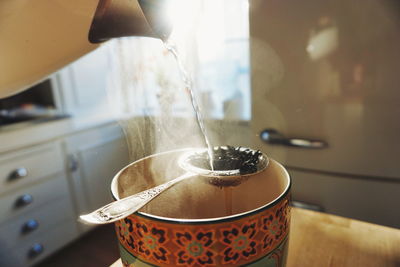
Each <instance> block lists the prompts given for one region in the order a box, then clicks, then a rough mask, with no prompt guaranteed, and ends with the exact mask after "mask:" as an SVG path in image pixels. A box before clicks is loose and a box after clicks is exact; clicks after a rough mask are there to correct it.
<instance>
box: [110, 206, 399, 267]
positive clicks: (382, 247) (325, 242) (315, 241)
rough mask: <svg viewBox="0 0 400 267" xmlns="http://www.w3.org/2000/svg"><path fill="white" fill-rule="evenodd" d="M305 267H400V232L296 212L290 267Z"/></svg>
mask: <svg viewBox="0 0 400 267" xmlns="http://www.w3.org/2000/svg"><path fill="white" fill-rule="evenodd" d="M303 266H307V267H314V266H315V267H325V266H329V267H358V266H360V267H372V266H373V267H378V266H379V267H381V266H382V267H400V230H399V229H394V228H389V227H385V226H380V225H375V224H371V223H366V222H361V221H357V220H353V219H348V218H343V217H339V216H334V215H330V214H325V213H320V212H314V211H309V210H304V209H298V208H293V209H292V221H291V232H290V239H289V255H288V261H287V267H303ZM111 267H122V264H121V261H120V260H118V261H117V262H115V263H114V264H113V265H111Z"/></svg>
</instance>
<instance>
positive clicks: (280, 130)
mask: <svg viewBox="0 0 400 267" xmlns="http://www.w3.org/2000/svg"><path fill="white" fill-rule="evenodd" d="M186 2H188V1H186ZM196 3H198V4H199V6H195V5H193V7H191V8H192V9H190V7H187V6H182V7H181V10H180V9H179V8H175V9H172V10H171V11H169V12H171V17H172V18H175V19H176V21H174V24H175V28H174V32H173V33H172V36H171V42H172V43H173V44H174V45H176V47H177V48H178V51H179V54H180V57H181V60H182V62H183V63H184V66H185V67H186V69H187V72H188V74H189V76H190V77H191V79H192V84H193V88H194V91H195V94H196V97H197V99H198V102H199V105H200V109H201V112H202V116H203V117H204V120H205V124H206V129H207V133H208V135H209V136H210V139H211V142H212V144H213V145H226V144H228V145H237V146H239V145H241V146H248V147H253V148H257V149H260V150H262V151H264V152H265V153H266V154H268V155H269V156H270V157H271V158H274V159H276V160H278V161H279V162H281V163H282V164H284V165H285V167H286V168H287V169H288V171H289V173H290V175H291V177H292V179H293V187H292V198H293V205H294V206H298V207H303V208H307V209H312V210H317V211H322V212H328V213H332V214H337V215H341V216H345V217H349V218H354V219H359V220H363V221H368V222H371V223H376V224H381V225H385V226H390V227H395V228H400V213H399V212H397V210H398V208H399V207H398V203H399V202H400V197H399V196H400V194H399V192H400V180H399V179H400V165H399V164H398V153H399V151H400V147H399V146H400V144H399V142H398V137H399V135H400V124H399V123H398V122H399V115H400V110H399V109H400V105H399V100H400V93H399V90H398V89H399V84H400V78H399V75H398V70H399V68H400V54H399V53H398V48H399V47H400V35H399V31H400V30H399V29H400V25H399V24H400V13H399V11H400V7H399V5H398V3H397V2H396V1H392V0H385V1H377V0H365V1H363V2H362V4H360V1H357V0H351V1H349V0H340V1H338V0H329V1H318V0H307V1H301V3H300V2H299V1H295V0H285V1H282V0H279V1H278V0H277V1H275V0H268V1H265V0H250V1H249V0H212V1H211V0H209V1H208V0H203V1H198V2H196ZM182 10H183V11H185V12H187V10H192V12H194V13H191V12H187V14H186V17H185V16H183V17H182V16H178V13H179V12H182ZM193 10H195V11H193ZM198 14H201V15H198ZM190 18H196V19H195V20H194V22H193V23H192V24H191V23H189V20H190ZM0 29H1V28H0ZM0 32H1V31H0ZM0 48H1V45H0ZM193 146H204V143H203V139H202V136H201V135H200V132H199V128H198V125H197V123H196V121H195V115H194V111H193V108H192V106H191V102H190V98H189V97H188V92H187V90H186V88H185V85H184V83H183V81H182V77H181V75H180V73H179V71H178V66H177V63H176V61H175V59H174V58H173V56H172V55H171V54H170V53H169V52H168V50H167V49H166V47H165V45H164V44H163V43H162V42H161V40H158V39H152V38H139V37H126V38H120V39H115V40H111V41H107V42H105V43H103V44H102V45H101V46H100V47H99V48H97V49H95V50H93V51H92V52H90V53H87V54H86V55H84V56H82V57H81V58H79V59H78V60H75V61H74V62H72V63H71V64H69V65H67V66H65V67H63V68H62V69H60V70H58V71H57V72H54V73H52V74H51V76H49V77H47V78H46V79H45V80H43V81H41V82H39V83H36V84H34V85H32V86H31V87H30V88H29V89H28V90H26V91H24V92H22V93H19V94H17V95H14V96H11V97H7V98H3V99H0V170H1V172H0V173H1V180H0V182H1V183H2V185H1V187H0V214H1V216H0V266H32V265H37V266H64V265H65V266H70V265H71V262H70V259H74V261H75V262H74V265H75V266H108V265H109V264H111V263H113V262H114V261H115V260H116V259H117V258H118V257H119V256H118V251H117V246H116V239H115V238H114V234H113V229H112V226H110V227H100V228H94V227H92V226H87V225H84V224H81V223H80V222H78V221H77V218H78V216H79V215H80V214H83V213H87V212H89V211H92V210H94V209H96V208H98V207H100V206H101V205H104V204H106V203H108V202H109V201H111V195H110V189H109V186H110V182H111V179H112V178H113V176H114V175H115V174H116V173H117V172H118V171H119V170H120V169H121V168H122V167H123V166H125V165H127V164H128V163H130V162H132V161H134V160H137V159H139V158H142V157H144V156H147V155H150V154H153V153H157V152H162V151H166V150H170V149H176V148H181V147H193ZM99 243H102V245H101V246H93V244H99ZM94 247H96V248H94ZM16 248H18V249H16ZM99 255H102V256H101V257H100V256H99ZM78 259H79V260H78ZM63 264H64V265H63Z"/></svg>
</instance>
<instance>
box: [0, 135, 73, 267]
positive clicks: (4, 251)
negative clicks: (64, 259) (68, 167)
mask: <svg viewBox="0 0 400 267" xmlns="http://www.w3.org/2000/svg"><path fill="white" fill-rule="evenodd" d="M64 162H65V161H64V154H63V151H62V146H61V143H60V142H59V141H53V142H48V143H46V144H41V145H36V146H33V147H30V148H25V149H22V150H18V151H13V152H11V153H7V154H2V155H0V173H1V176H0V183H1V187H0V266H7V267H11V266H30V265H32V264H34V263H36V262H38V261H40V260H41V259H43V258H44V257H46V256H47V255H49V254H51V253H52V252H54V251H55V250H57V249H59V248H60V247H61V246H63V245H65V244H66V243H68V242H69V241H71V240H73V239H74V238H76V237H77V236H78V229H77V224H76V217H75V211H74V208H73V201H72V198H71V194H70V191H69V187H68V182H67V177H66V175H65V164H64ZM50 233H53V234H50ZM49 244H51V245H49Z"/></svg>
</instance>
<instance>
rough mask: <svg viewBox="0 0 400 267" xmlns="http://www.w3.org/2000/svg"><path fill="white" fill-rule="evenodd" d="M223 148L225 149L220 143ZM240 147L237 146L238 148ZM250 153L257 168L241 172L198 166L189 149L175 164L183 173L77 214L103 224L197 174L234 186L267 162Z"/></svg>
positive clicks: (139, 206) (137, 208)
mask: <svg viewBox="0 0 400 267" xmlns="http://www.w3.org/2000/svg"><path fill="white" fill-rule="evenodd" d="M222 148H224V149H228V148H225V147H222ZM238 149H239V151H240V149H241V148H240V147H239V148H238ZM241 151H245V152H246V151H253V150H249V149H244V148H243V149H241ZM253 152H254V153H253V156H255V157H256V158H257V167H258V168H257V169H256V170H254V171H253V172H251V173H247V174H241V171H240V170H239V169H234V170H228V171H227V170H224V171H214V170H213V171H212V170H208V169H202V168H199V167H196V166H194V165H192V162H191V158H190V156H191V155H194V154H195V153H196V151H194V152H193V151H192V152H190V153H187V154H185V155H183V156H182V157H181V158H180V159H179V165H180V166H181V168H182V169H184V170H186V173H184V174H183V175H181V176H179V177H177V178H175V179H173V180H170V181H168V182H166V183H164V184H161V185H158V186H156V187H153V188H150V189H147V190H145V191H142V192H140V193H137V194H134V195H132V196H129V197H126V198H123V199H120V200H117V201H114V202H112V203H110V204H107V205H105V206H103V207H101V208H99V209H97V210H95V211H93V212H91V213H89V214H86V215H81V216H80V217H79V218H80V219H81V221H82V222H84V223H90V224H107V223H112V222H115V221H118V220H121V219H123V218H125V217H128V216H129V215H131V214H132V213H135V212H136V211H138V210H139V209H140V208H142V207H143V206H144V205H146V204H147V203H149V202H150V201H152V200H153V199H154V198H155V197H157V196H158V195H159V194H161V193H162V192H164V191H165V190H167V189H168V188H170V187H171V186H173V185H175V184H177V183H179V182H181V181H183V180H186V179H188V178H191V177H195V176H200V177H203V178H205V179H206V180H207V182H208V183H210V184H213V185H216V186H219V187H223V186H236V185H239V184H240V183H242V182H243V181H245V180H246V179H248V178H249V177H250V176H252V175H254V174H256V173H258V172H261V171H263V170H264V169H265V168H266V167H267V166H268V158H267V156H266V155H264V154H261V153H258V152H257V153H256V151H253Z"/></svg>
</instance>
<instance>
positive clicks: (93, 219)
mask: <svg viewBox="0 0 400 267" xmlns="http://www.w3.org/2000/svg"><path fill="white" fill-rule="evenodd" d="M195 175H196V174H194V173H191V172H186V173H185V174H183V175H181V176H179V177H177V178H175V179H173V180H170V181H168V182H166V183H163V184H161V185H158V186H156V187H153V188H150V189H147V190H145V191H142V192H139V193H137V194H134V195H132V196H128V197H125V198H123V199H120V200H117V201H114V202H112V203H110V204H107V205H105V206H103V207H101V208H99V209H97V210H95V211H93V212H91V213H89V214H86V215H81V216H80V217H79V218H80V219H81V220H82V221H83V222H85V223H90V224H107V223H112V222H115V221H118V220H121V219H123V218H125V217H127V216H129V215H131V214H132V213H135V212H136V211H138V210H139V209H140V208H142V207H143V206H144V205H146V204H147V203H149V202H150V201H151V200H153V199H154V198H155V197H157V196H158V195H159V194H160V193H162V192H164V191H165V190H166V189H168V188H170V187H171V186H173V185H175V184H177V183H179V182H181V181H183V180H185V179H188V178H190V177H193V176H195Z"/></svg>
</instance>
